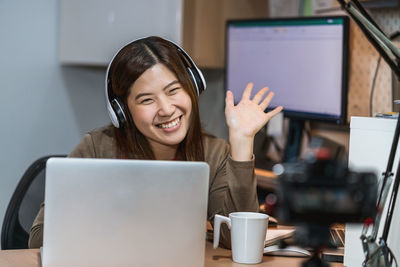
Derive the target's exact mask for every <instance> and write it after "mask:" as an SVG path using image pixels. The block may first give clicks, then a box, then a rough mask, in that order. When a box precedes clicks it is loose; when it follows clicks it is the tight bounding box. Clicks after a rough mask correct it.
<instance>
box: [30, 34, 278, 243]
mask: <svg viewBox="0 0 400 267" xmlns="http://www.w3.org/2000/svg"><path fill="white" fill-rule="evenodd" d="M202 87H205V83H204V80H203V79H202V75H201V72H200V71H199V70H198V69H197V68H196V66H195V65H194V63H193V62H192V60H191V59H190V57H189V56H188V55H187V54H186V53H185V51H183V50H182V49H181V48H180V47H178V46H177V45H175V44H173V43H171V42H169V41H167V40H164V39H162V38H159V37H148V38H144V39H139V40H136V41H134V42H132V43H130V44H128V45H126V46H125V47H123V48H122V49H121V50H120V51H119V52H118V53H117V54H116V56H115V57H114V58H113V60H112V61H111V63H110V66H109V68H108V70H107V77H106V98H107V103H108V109H109V112H110V117H111V120H112V122H113V124H114V125H110V126H106V127H103V128H101V129H97V130H94V131H92V132H90V133H88V134H86V135H85V137H84V138H83V140H82V141H81V143H80V144H78V146H77V147H76V148H75V149H74V150H73V151H72V152H71V154H70V157H85V158H118V159H154V160H189V161H205V162H207V163H208V164H209V166H210V182H209V184H210V188H209V200H208V203H209V204H208V205H209V206H208V212H207V213H208V214H207V216H208V220H210V221H213V218H214V215H215V214H221V215H225V216H227V215H228V214H229V213H231V212H234V211H257V210H258V203H257V193H256V180H255V177H254V156H253V141H254V136H255V134H256V133H257V132H258V131H259V130H260V129H261V128H262V127H263V126H264V125H265V124H266V123H267V122H268V120H269V119H270V118H271V117H273V116H274V115H276V114H277V113H278V112H280V111H281V110H282V107H277V108H275V109H274V110H273V111H271V112H268V113H264V110H265V109H266V108H267V106H268V104H269V102H270V100H271V98H272V97H273V93H272V92H270V93H269V94H268V95H267V96H266V97H265V99H263V96H264V95H265V93H266V92H267V90H268V89H267V88H263V89H261V90H260V91H259V92H258V93H257V94H256V95H255V96H254V98H253V99H250V95H251V90H252V87H253V85H252V84H251V83H250V84H248V85H247V87H246V89H245V91H244V93H243V96H242V99H241V101H240V102H239V103H238V104H237V105H236V106H235V105H234V103H233V99H234V98H233V94H232V92H229V91H228V92H227V95H226V100H225V103H226V108H225V115H226V121H227V125H228V127H229V145H228V144H227V143H226V142H225V141H224V140H222V139H217V138H215V137H212V136H210V135H208V134H205V133H203V132H202V129H201V125H200V116H199V106H198V94H200V92H201V90H202ZM42 235H43V205H42V207H41V210H40V211H39V214H38V216H37V218H36V219H35V222H34V224H33V226H32V228H31V232H30V238H29V246H30V247H31V248H33V247H40V246H41V245H42ZM221 242H222V243H223V244H224V245H225V246H227V247H229V246H230V236H229V231H227V229H226V228H224V229H223V230H222V234H221Z"/></svg>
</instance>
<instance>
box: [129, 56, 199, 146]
mask: <svg viewBox="0 0 400 267" xmlns="http://www.w3.org/2000/svg"><path fill="white" fill-rule="evenodd" d="M127 102H128V108H129V111H130V113H131V116H132V119H133V122H134V123H135V125H136V127H137V128H138V130H139V131H140V132H141V133H142V134H143V135H144V136H145V137H146V138H147V140H148V141H149V143H150V145H151V147H152V148H153V150H157V149H159V148H160V149H165V148H168V147H171V148H174V149H176V148H177V147H178V145H179V143H181V142H182V141H183V139H184V138H185V137H186V134H187V132H188V129H189V125H190V122H191V119H190V118H191V112H192V101H191V100H190V96H189V94H188V93H187V92H186V91H185V89H184V88H183V87H182V85H181V84H180V82H179V81H178V79H177V77H176V75H175V74H174V73H173V72H171V71H170V70H169V69H168V68H167V67H165V65H163V64H161V63H158V64H156V65H154V66H153V67H151V68H149V69H147V70H146V71H145V72H144V73H143V74H142V75H141V76H140V77H139V78H138V79H137V80H136V81H135V82H134V83H133V85H132V86H131V88H130V94H129V96H128V99H127Z"/></svg>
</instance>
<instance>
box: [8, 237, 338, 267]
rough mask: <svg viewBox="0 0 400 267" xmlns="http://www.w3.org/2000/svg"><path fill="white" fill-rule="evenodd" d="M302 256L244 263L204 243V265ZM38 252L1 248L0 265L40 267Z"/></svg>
mask: <svg viewBox="0 0 400 267" xmlns="http://www.w3.org/2000/svg"><path fill="white" fill-rule="evenodd" d="M303 261H304V258H294V257H270V256H264V258H263V262H262V263H260V264H254V265H253V264H252V265H244V264H239V263H235V262H233V261H232V252H231V251H230V250H227V249H222V248H218V249H213V248H212V244H211V243H210V242H207V243H206V257H205V263H204V266H205V267H235V266H236V267H238V266H255V267H256V266H268V267H274V266H276V267H281V266H288V267H290V266H301V263H302V262H303ZM40 266H41V261H40V252H39V250H38V249H23V250H1V251H0V267H40ZM330 266H331V267H339V266H340V267H342V266H343V264H341V263H331V264H330Z"/></svg>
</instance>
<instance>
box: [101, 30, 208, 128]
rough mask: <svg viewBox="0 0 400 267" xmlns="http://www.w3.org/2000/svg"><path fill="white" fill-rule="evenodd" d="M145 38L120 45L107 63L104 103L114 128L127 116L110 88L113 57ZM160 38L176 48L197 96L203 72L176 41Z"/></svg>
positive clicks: (203, 82) (118, 126)
mask: <svg viewBox="0 0 400 267" xmlns="http://www.w3.org/2000/svg"><path fill="white" fill-rule="evenodd" d="M147 38H149V37H145V38H139V39H136V40H133V41H130V42H129V43H127V44H126V45H124V46H123V47H121V48H120V49H119V50H118V51H117V53H115V55H114V56H113V57H112V59H111V61H110V63H109V64H108V67H107V71H106V77H105V95H106V105H107V111H108V115H109V116H110V119H111V122H112V124H113V125H114V126H115V127H116V128H120V127H123V126H124V125H125V123H126V121H127V116H126V115H125V111H124V105H123V103H122V102H121V101H120V100H118V98H117V97H116V96H115V95H114V92H113V89H112V77H111V74H110V68H111V65H112V63H113V62H114V59H115V57H116V56H117V55H118V54H119V52H121V50H123V49H124V48H125V47H127V46H128V45H130V44H132V43H134V42H137V41H140V40H144V39H147ZM161 39H163V40H165V41H167V42H168V43H170V44H172V45H173V46H174V47H175V48H176V50H177V52H178V54H179V56H180V58H181V60H182V62H183V65H184V66H185V68H186V70H187V72H188V74H189V76H190V79H191V80H192V82H193V86H194V88H195V89H196V94H197V96H199V95H200V94H201V93H202V92H203V91H204V90H205V89H206V81H205V79H204V76H203V73H202V72H201V71H200V69H199V68H198V67H197V66H196V64H195V63H194V61H193V59H192V58H191V57H190V56H189V54H188V53H186V51H185V50H183V48H181V47H180V46H179V45H177V44H176V43H174V42H172V41H170V40H167V39H164V38H161ZM188 63H189V64H188Z"/></svg>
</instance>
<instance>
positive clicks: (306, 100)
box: [225, 16, 349, 123]
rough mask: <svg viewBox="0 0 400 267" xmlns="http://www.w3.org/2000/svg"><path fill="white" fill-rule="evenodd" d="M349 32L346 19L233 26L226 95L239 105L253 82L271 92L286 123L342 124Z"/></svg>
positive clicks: (246, 22)
mask: <svg viewBox="0 0 400 267" xmlns="http://www.w3.org/2000/svg"><path fill="white" fill-rule="evenodd" d="M348 32H349V20H348V18H347V17H345V16H332V17H313V18H280V19H264V20H232V21H228V23H227V36H226V37H227V38H226V83H225V85H226V89H228V90H231V91H233V93H234V96H235V103H237V102H238V101H239V100H240V98H241V96H242V92H243V90H244V88H245V86H246V84H247V83H248V82H253V83H254V88H253V95H254V93H255V91H257V90H259V89H261V88H262V87H264V86H268V87H269V88H270V90H272V91H273V92H274V93H275V96H274V98H273V100H272V102H271V104H270V107H271V108H273V107H276V106H278V105H281V106H283V109H284V114H285V116H286V117H290V118H297V119H307V120H310V119H311V120H323V121H330V122H335V123H343V122H345V121H346V109H347V61H348V58H347V57H348Z"/></svg>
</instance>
